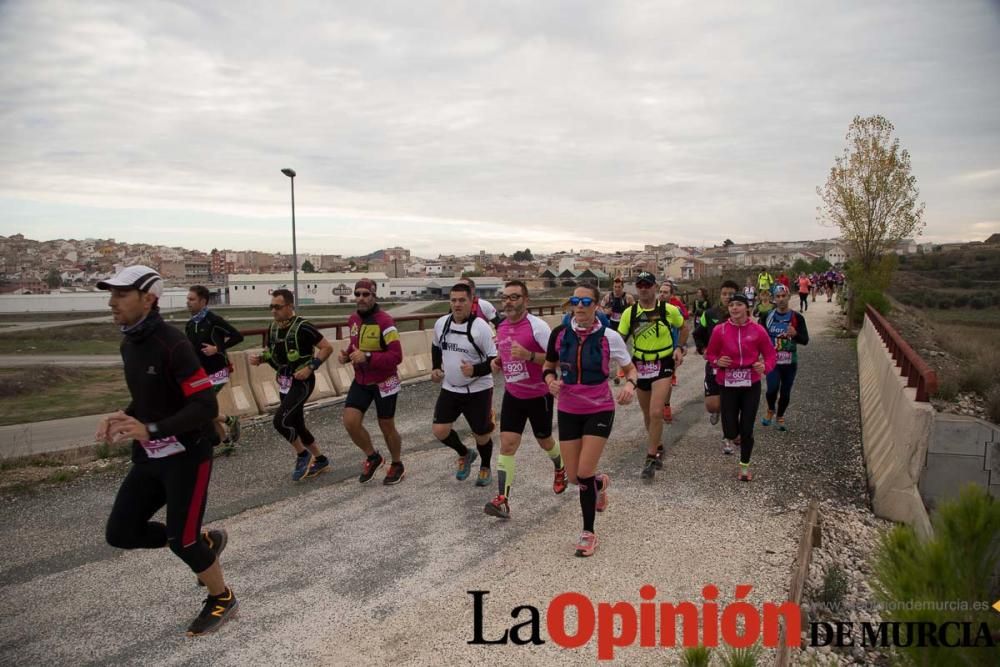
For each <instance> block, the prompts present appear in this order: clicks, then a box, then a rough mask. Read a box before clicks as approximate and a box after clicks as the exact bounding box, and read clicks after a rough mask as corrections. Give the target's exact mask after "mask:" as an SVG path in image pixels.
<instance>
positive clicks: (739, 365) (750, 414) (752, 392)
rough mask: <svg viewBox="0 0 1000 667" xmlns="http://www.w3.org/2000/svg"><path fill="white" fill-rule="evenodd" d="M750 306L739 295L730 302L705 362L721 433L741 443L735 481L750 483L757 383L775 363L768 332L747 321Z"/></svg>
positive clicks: (711, 340)
mask: <svg viewBox="0 0 1000 667" xmlns="http://www.w3.org/2000/svg"><path fill="white" fill-rule="evenodd" d="M749 311H750V302H749V300H748V299H747V298H746V297H745V296H743V295H742V294H735V295H733V297H732V298H731V299H730V300H729V319H728V320H726V321H725V322H723V323H722V324H719V325H718V326H716V327H715V328H714V329H712V338H711V339H710V340H709V342H708V348H707V349H706V350H705V359H706V361H708V362H709V363H710V364H712V367H713V368H715V379H716V381H717V382H718V383H719V388H720V391H719V398H720V400H721V403H722V431H723V434H724V436H725V438H726V439H727V440H737V439H738V441H739V443H740V467H739V471H738V478H739V479H740V481H743V482H749V481H750V479H751V475H750V454H751V452H752V451H753V427H754V421H756V419H757V406H758V405H760V380H761V378H762V377H763V376H764V375H766V374H767V373H770V372H771V371H772V370H773V369H774V366H775V364H776V363H777V355H776V354H775V352H774V345H772V344H771V338H770V337H769V336H768V335H767V330H766V329H765V328H764V327H762V326H760V325H759V324H757V323H756V322H754V321H752V320H751V319H750V315H749Z"/></svg>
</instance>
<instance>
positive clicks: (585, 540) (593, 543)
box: [576, 530, 597, 558]
mask: <svg viewBox="0 0 1000 667" xmlns="http://www.w3.org/2000/svg"><path fill="white" fill-rule="evenodd" d="M596 549H597V535H594V534H593V533H592V532H590V531H589V530H585V531H583V532H582V533H580V539H579V540H577V541H576V555H577V556H579V557H580V558H586V557H588V556H593V555H594V551H595V550H596Z"/></svg>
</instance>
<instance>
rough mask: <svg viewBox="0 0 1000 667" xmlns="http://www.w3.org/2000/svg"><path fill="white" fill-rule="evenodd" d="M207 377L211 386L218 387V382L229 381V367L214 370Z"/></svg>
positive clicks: (224, 382)
mask: <svg viewBox="0 0 1000 667" xmlns="http://www.w3.org/2000/svg"><path fill="white" fill-rule="evenodd" d="M208 379H209V380H211V381H212V386H213V387H218V386H219V385H220V384H226V383H227V382H229V369H228V368H223V369H222V370H219V371H216V372H214V373H212V374H211V375H209V376H208Z"/></svg>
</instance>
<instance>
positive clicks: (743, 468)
mask: <svg viewBox="0 0 1000 667" xmlns="http://www.w3.org/2000/svg"><path fill="white" fill-rule="evenodd" d="M736 476H737V478H738V479H739V480H740V481H741V482H749V481H750V480H751V479H753V475H752V474H750V464H749V463H747V464H746V465H744V464H742V463H741V464H740V469H739V471H738V472H737V475H736Z"/></svg>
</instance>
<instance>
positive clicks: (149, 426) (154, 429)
mask: <svg viewBox="0 0 1000 667" xmlns="http://www.w3.org/2000/svg"><path fill="white" fill-rule="evenodd" d="M146 430H147V431H148V432H149V435H150V436H151V437H152V436H155V435H156V434H157V433H159V432H160V429H159V428H158V427H157V426H156V422H150V423H148V424H146Z"/></svg>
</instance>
